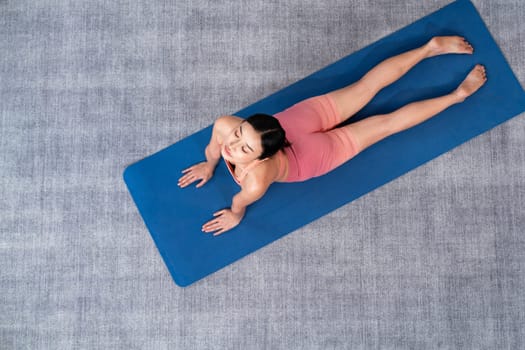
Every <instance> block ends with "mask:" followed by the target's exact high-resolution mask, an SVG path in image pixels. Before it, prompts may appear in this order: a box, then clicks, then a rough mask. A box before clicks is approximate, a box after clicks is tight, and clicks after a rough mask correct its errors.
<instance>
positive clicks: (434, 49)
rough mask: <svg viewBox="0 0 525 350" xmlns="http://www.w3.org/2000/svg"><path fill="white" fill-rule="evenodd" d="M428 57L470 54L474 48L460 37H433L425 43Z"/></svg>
mask: <svg viewBox="0 0 525 350" xmlns="http://www.w3.org/2000/svg"><path fill="white" fill-rule="evenodd" d="M427 48H428V52H429V53H428V56H427V57H432V56H437V55H444V54H447V53H464V54H472V53H473V52H474V48H473V47H472V45H470V44H469V43H468V41H467V40H465V38H463V37H461V36H435V37H433V38H432V39H430V41H429V42H428V43H427Z"/></svg>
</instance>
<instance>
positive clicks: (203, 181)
mask: <svg viewBox="0 0 525 350" xmlns="http://www.w3.org/2000/svg"><path fill="white" fill-rule="evenodd" d="M206 182H208V180H206V179H202V180H201V182H199V183H198V184H197V186H196V187H197V188H199V187H202V186H203V185H204V184H205V183H206Z"/></svg>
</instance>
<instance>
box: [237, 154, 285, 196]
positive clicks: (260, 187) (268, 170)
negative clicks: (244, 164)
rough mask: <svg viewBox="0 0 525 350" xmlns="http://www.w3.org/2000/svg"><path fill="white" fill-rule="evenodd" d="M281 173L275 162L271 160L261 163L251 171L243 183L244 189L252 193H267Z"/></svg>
mask: <svg viewBox="0 0 525 350" xmlns="http://www.w3.org/2000/svg"><path fill="white" fill-rule="evenodd" d="M278 172H279V169H277V167H276V164H275V162H274V161H273V160H272V159H271V158H270V159H268V160H266V161H264V162H261V163H260V164H258V165H257V166H256V167H254V168H253V169H251V170H250V171H249V172H248V174H246V177H245V178H244V179H243V181H242V184H241V185H242V187H243V189H246V190H247V191H250V192H260V191H266V189H267V188H268V187H269V186H270V185H271V184H272V183H273V182H274V181H275V178H276V175H277V173H278Z"/></svg>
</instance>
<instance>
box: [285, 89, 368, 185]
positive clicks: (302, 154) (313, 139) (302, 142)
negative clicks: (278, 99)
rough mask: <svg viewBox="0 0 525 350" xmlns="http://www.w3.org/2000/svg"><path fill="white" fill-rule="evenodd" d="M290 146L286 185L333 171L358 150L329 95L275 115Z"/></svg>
mask: <svg viewBox="0 0 525 350" xmlns="http://www.w3.org/2000/svg"><path fill="white" fill-rule="evenodd" d="M275 117H276V118H277V119H278V120H279V122H280V123H281V126H282V127H283V128H284V130H285V131H286V138H287V139H288V141H290V143H291V144H292V146H291V147H288V148H285V150H284V153H285V154H286V156H287V157H288V163H289V165H288V177H287V179H286V182H297V181H305V180H308V179H310V178H313V177H317V176H321V175H324V174H326V173H328V172H329V171H331V170H333V169H335V168H337V167H338V166H340V165H341V164H343V163H345V162H346V161H348V160H349V159H350V158H352V157H354V156H355V155H356V154H358V153H359V151H360V147H359V145H358V142H357V140H356V138H355V136H354V135H353V134H352V132H351V130H349V129H348V128H334V127H335V126H337V125H338V124H339V123H341V122H342V118H341V116H340V115H339V112H338V110H337V106H336V104H335V102H334V100H333V98H332V96H331V95H330V94H325V95H319V96H314V97H310V98H308V99H306V100H303V101H301V102H299V103H296V104H295V105H293V106H291V107H289V108H287V109H285V110H284V111H282V112H279V113H277V114H275Z"/></svg>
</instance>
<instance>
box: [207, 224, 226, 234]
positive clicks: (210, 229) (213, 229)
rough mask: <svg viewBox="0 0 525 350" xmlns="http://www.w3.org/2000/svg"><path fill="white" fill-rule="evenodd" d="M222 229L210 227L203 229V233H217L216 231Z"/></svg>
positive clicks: (220, 227) (218, 226)
mask: <svg viewBox="0 0 525 350" xmlns="http://www.w3.org/2000/svg"><path fill="white" fill-rule="evenodd" d="M222 228H223V227H222V225H213V226H210V227H208V228H206V229H204V230H203V231H204V232H206V233H210V232H214V231H217V230H221V229H222Z"/></svg>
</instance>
